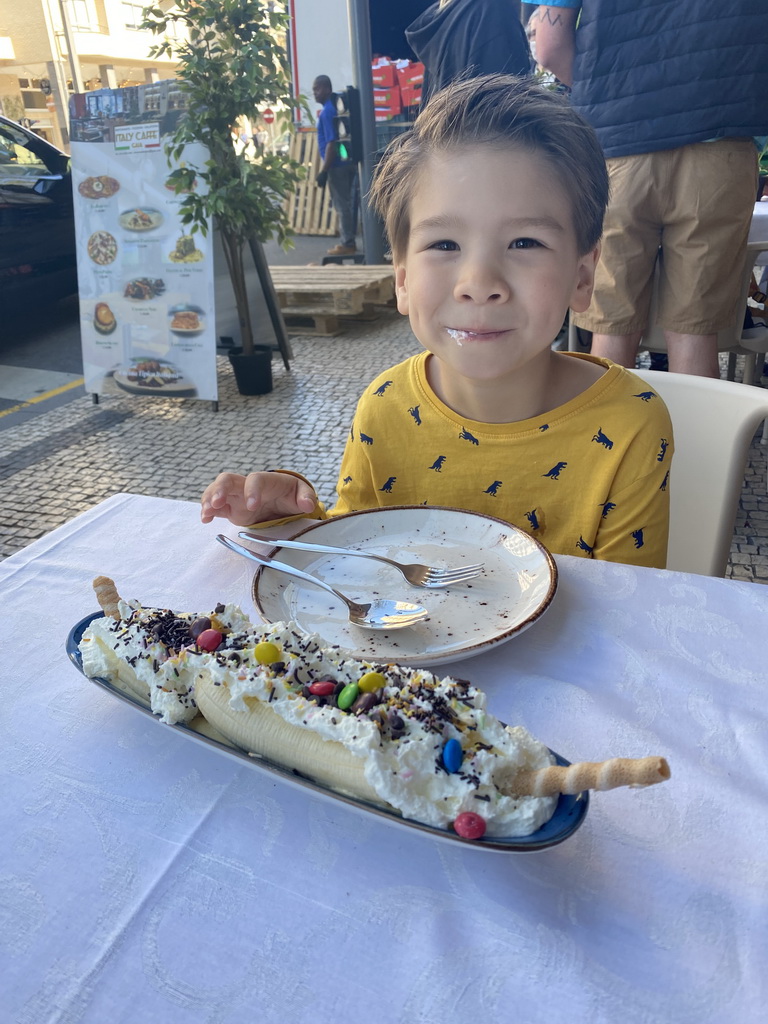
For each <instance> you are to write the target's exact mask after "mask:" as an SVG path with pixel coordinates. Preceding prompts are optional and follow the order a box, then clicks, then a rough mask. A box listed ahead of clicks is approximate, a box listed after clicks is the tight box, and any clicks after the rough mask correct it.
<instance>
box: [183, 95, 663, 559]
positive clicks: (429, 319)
mask: <svg viewBox="0 0 768 1024" xmlns="http://www.w3.org/2000/svg"><path fill="white" fill-rule="evenodd" d="M607 199H608V180H607V175H606V170H605V162H604V160H603V156H602V153H601V150H600V147H599V145H598V143H597V140H596V138H595V135H594V133H593V131H592V129H591V128H590V127H589V125H588V124H587V123H586V122H585V121H584V120H583V119H582V118H581V117H580V116H579V115H577V114H576V113H574V111H573V110H572V109H571V108H570V106H569V105H568V103H567V101H566V100H564V99H562V98H561V97H559V96H557V95H555V94H554V93H551V92H547V91H545V90H544V89H542V88H541V87H539V86H537V85H535V84H531V83H528V82H525V81H524V80H522V79H516V78H512V77H510V76H505V75H490V76H485V77H482V78H476V79H471V80H467V81H463V82H460V83H458V84H454V85H451V86H449V87H448V88H446V89H445V90H443V91H442V92H441V93H439V94H437V95H436V96H435V97H434V98H433V99H432V100H431V101H430V103H429V104H428V105H427V107H426V108H425V110H424V111H423V112H422V113H421V114H420V115H419V117H418V119H417V121H416V123H415V125H414V128H413V130H412V131H411V132H409V133H407V134H405V135H403V136H401V137H399V138H398V139H397V140H396V141H395V143H393V144H392V145H391V146H390V148H389V149H388V150H387V152H386V154H385V156H384V157H383V159H382V161H381V163H380V165H379V167H378V170H377V173H376V176H375V180H374V183H373V187H372V190H371V201H372V203H373V204H374V206H375V208H376V210H377V211H378V212H379V214H380V215H381V216H382V218H383V219H384V221H385V224H386V229H387V234H388V237H389V241H390V245H391V247H392V255H393V263H394V268H395V286H396V294H397V304H398V309H399V310H400V312H401V313H403V314H405V315H407V316H408V317H409V318H410V322H411V327H412V329H413V333H414V334H415V335H416V337H417V338H418V340H419V341H420V342H421V344H422V345H423V346H424V349H425V350H426V351H424V352H421V353H420V354H418V355H415V356H412V357H411V358H410V359H407V360H405V362H403V363H400V364H399V365H398V366H395V367H393V368H392V369H391V370H388V371H387V372H386V373H383V374H381V375H380V376H379V377H377V378H376V380H374V381H373V383H372V384H371V385H370V386H369V387H368V389H367V390H366V391H365V393H364V394H363V397H362V398H361V400H360V403H359V405H358V407H357V411H356V413H355V417H354V420H353V423H352V428H351V430H350V434H349V438H348V441H347V446H346V450H345V453H344V457H343V460H342V465H341V472H340V475H339V483H338V488H337V490H338V495H339V501H338V504H337V505H336V507H335V508H334V509H333V513H331V514H339V513H342V512H349V511H353V510H356V509H364V508H374V507H377V506H382V505H412V504H430V505H450V506H454V507H459V508H464V509H469V510H471V511H476V512H481V513H486V514H490V515H494V516H496V517H497V518H501V519H504V520H506V521H508V522H510V523H513V524H515V525H517V526H520V527H522V528H523V529H525V530H527V531H528V532H529V533H531V534H532V535H533V536H534V537H537V538H539V539H540V540H541V541H542V543H544V544H545V545H546V546H547V547H548V548H549V549H550V550H551V551H553V552H556V553H563V554H568V555H580V556H583V557H591V558H603V559H610V560H612V561H618V562H631V563H635V564H639V565H650V566H659V567H663V566H664V564H665V561H666V548H667V530H668V516H669V492H668V489H667V480H668V472H669V464H670V461H671V457H672V450H673V449H672V430H671V425H670V421H669V416H668V414H667V410H666V408H665V406H664V404H663V402H662V400H661V398H659V397H658V396H657V395H656V394H655V392H654V391H653V390H652V389H651V388H649V387H648V386H647V385H646V384H645V383H644V382H643V381H642V380H640V379H639V378H638V377H636V376H634V374H632V373H630V372H629V371H628V370H626V369H624V368H622V367H620V366H617V365H613V364H611V363H609V362H608V361H606V360H602V359H597V358H594V357H592V356H587V355H576V354H571V353H562V352H553V351H552V348H551V345H552V342H553V340H554V338H555V337H556V336H557V334H558V332H559V330H560V328H561V326H562V323H563V320H564V317H565V313H566V310H567V309H568V308H569V307H570V308H571V309H573V310H576V311H577V312H583V311H584V310H586V308H587V307H588V306H589V303H590V298H591V295H592V284H593V278H594V271H595V264H596V262H597V258H598V255H599V250H600V246H599V239H600V234H601V230H602V219H603V214H604V211H605V206H606V202H607ZM295 515H304V516H307V515H309V516H315V517H319V518H324V517H325V516H326V513H325V511H324V510H323V508H322V506H320V505H319V504H318V502H317V498H316V495H315V492H314V490H313V489H312V487H311V486H310V485H309V483H308V482H307V481H306V480H305V479H304V478H303V477H300V476H298V475H296V474H291V473H284V472H269V473H251V474H249V475H248V476H240V475H237V474H232V473H223V474H221V475H220V476H219V477H217V479H216V480H215V481H214V482H213V483H212V484H210V485H209V486H208V488H207V489H206V491H205V493H204V494H203V497H202V519H203V522H210V521H211V520H212V519H214V518H215V517H217V516H221V517H224V518H228V519H229V520H230V521H231V522H233V523H235V524H236V525H240V526H245V525H253V524H255V523H261V524H262V525H264V524H265V523H266V521H272V520H275V519H278V518H288V517H291V516H295Z"/></svg>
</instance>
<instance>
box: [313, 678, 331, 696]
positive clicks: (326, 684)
mask: <svg viewBox="0 0 768 1024" xmlns="http://www.w3.org/2000/svg"><path fill="white" fill-rule="evenodd" d="M335 689H336V683H332V682H330V681H329V680H327V679H320V680H318V682H316V683H310V684H309V692H310V693H314V694H316V695H317V696H318V697H330V695H331V694H332V693H333V691H334V690H335Z"/></svg>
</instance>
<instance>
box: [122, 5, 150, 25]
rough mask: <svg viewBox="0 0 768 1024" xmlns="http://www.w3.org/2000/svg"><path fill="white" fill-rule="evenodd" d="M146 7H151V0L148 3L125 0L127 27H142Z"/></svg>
mask: <svg viewBox="0 0 768 1024" xmlns="http://www.w3.org/2000/svg"><path fill="white" fill-rule="evenodd" d="M145 7H149V0H147V2H146V3H132V2H131V0H123V18H124V24H125V27H126V28H133V29H138V28H141V23H142V21H143V20H144V8H145Z"/></svg>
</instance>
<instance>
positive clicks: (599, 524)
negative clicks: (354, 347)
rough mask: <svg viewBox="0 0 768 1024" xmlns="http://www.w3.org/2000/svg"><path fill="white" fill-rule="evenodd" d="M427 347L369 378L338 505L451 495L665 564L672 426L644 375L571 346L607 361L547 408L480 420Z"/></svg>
mask: <svg viewBox="0 0 768 1024" xmlns="http://www.w3.org/2000/svg"><path fill="white" fill-rule="evenodd" d="M427 357H428V353H426V352H422V353H420V354H419V355H416V356H412V357H411V358H409V359H406V360H405V361H404V362H402V363H399V364H398V365H397V366H394V367H393V368H392V369H390V370H387V371H386V372H385V373H383V374H380V375H379V376H378V377H377V378H376V380H374V381H373V383H372V384H371V385H370V386H369V387H368V388H367V389H366V391H365V393H364V394H363V396H362V398H361V399H360V402H359V403H358V406H357V411H356V413H355V417H354V420H353V423H352V427H351V430H350V434H349V438H348V440H347V445H346V449H345V452H344V457H343V460H342V464H341V471H340V474H339V482H338V485H337V492H338V495H339V501H338V503H337V504H336V506H335V507H334V508H333V510H332V511H331V512H330V513H328V514H330V515H338V514H340V513H342V512H352V511H357V510H359V509H367V508H376V507H381V506H387V505H449V506H453V507H456V508H462V509H468V510H470V511H473V512H481V513H484V514H487V515H493V516H496V517H497V518H499V519H504V520H505V521H507V522H509V523H512V524H514V525H515V526H519V527H521V528H522V529H524V530H526V531H527V532H528V533H530V534H531V535H532V536H534V537H536V538H538V539H539V540H541V542H542V543H543V544H544V545H545V546H546V547H548V548H549V550H550V551H552V552H555V553H561V554H566V555H580V556H583V557H585V558H601V559H607V560H609V561H613V562H628V563H632V564H635V565H648V566H656V567H661V568H663V567H664V566H665V564H666V553H667V533H668V528H669V489H668V487H667V482H668V478H669V466H670V462H671V459H672V453H673V443H672V426H671V423H670V419H669V414H668V412H667V409H666V406H665V405H664V403H663V401H662V399H661V398H660V397H659V396H658V395H657V394H656V392H655V391H653V390H652V389H651V388H649V387H648V385H647V384H646V383H645V382H644V381H642V380H640V378H638V377H637V376H635V375H634V374H633V373H630V371H629V370H626V369H624V367H621V366H617V365H615V364H613V363H610V362H609V361H608V360H602V359H597V358H596V357H594V356H583V355H575V354H570V353H569V357H571V358H580V359H589V360H591V361H592V362H595V363H598V364H599V365H603V366H605V367H607V369H606V372H605V373H604V374H603V375H602V377H600V379H599V380H597V381H596V382H595V383H594V384H592V385H591V386H590V387H589V388H588V389H587V390H586V391H584V392H583V393H582V394H580V395H579V396H578V397H576V398H574V399H572V400H571V401H570V402H567V403H566V404H565V405H562V406H560V407H559V408H557V409H553V410H552V411H551V412H549V413H547V414H546V415H543V416H537V417H534V418H532V419H527V420H519V421H517V422H513V423H480V422H477V421H475V420H467V419H464V418H462V417H461V416H458V415H457V414H456V413H454V412H452V410H451V409H449V408H448V407H447V406H446V405H444V404H443V403H442V402H441V401H440V399H439V398H438V397H437V396H436V395H435V393H434V391H433V390H432V388H431V387H430V385H429V383H428V381H427V376H426V360H427ZM320 514H321V515H322V514H323V513H322V512H321V513H320Z"/></svg>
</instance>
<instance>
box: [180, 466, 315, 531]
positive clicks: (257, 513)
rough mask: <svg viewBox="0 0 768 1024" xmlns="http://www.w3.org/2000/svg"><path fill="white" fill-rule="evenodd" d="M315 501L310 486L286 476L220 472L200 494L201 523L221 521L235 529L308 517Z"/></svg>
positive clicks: (279, 474) (280, 474)
mask: <svg viewBox="0 0 768 1024" xmlns="http://www.w3.org/2000/svg"><path fill="white" fill-rule="evenodd" d="M316 502H317V496H316V495H315V492H314V491H313V490H312V488H311V487H310V486H309V484H308V483H306V482H305V481H304V480H299V479H298V477H295V476H291V475H290V474H288V473H249V474H248V476H242V475H241V474H240V473H220V474H219V475H218V476H217V477H216V479H215V480H214V481H213V483H212V484H208V486H207V487H206V489H205V490H204V491H203V496H202V498H201V504H202V511H201V513H200V518H201V519H202V521H203V522H204V523H210V522H212V521H213V520H214V519H216V518H221V519H228V520H229V521H230V523H234V525H235V526H253V525H255V524H257V523H263V522H266V521H268V520H271V519H282V518H283V517H284V516H296V515H302V513H303V514H305V515H308V514H309V513H311V512H312V510H313V509H314V507H315V504H316Z"/></svg>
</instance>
